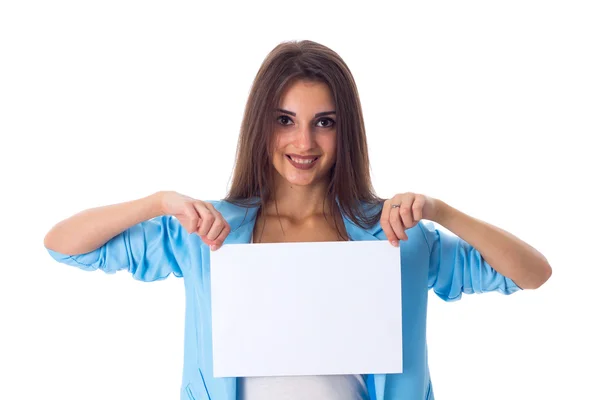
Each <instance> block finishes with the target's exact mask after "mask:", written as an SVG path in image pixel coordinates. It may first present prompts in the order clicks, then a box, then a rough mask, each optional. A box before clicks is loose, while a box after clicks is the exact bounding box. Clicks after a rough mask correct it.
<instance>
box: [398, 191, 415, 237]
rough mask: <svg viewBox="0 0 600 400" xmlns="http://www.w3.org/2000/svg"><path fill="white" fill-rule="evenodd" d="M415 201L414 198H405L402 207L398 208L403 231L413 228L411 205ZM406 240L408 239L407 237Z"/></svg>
mask: <svg viewBox="0 0 600 400" xmlns="http://www.w3.org/2000/svg"><path fill="white" fill-rule="evenodd" d="M414 201H415V198H414V196H406V197H405V198H404V199H403V200H402V205H401V206H400V208H399V209H398V210H399V214H400V218H401V219H402V225H404V229H408V228H412V227H413V226H414V224H415V223H414V220H413V214H412V205H413V203H414ZM407 239H408V237H407Z"/></svg>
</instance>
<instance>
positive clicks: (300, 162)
mask: <svg viewBox="0 0 600 400" xmlns="http://www.w3.org/2000/svg"><path fill="white" fill-rule="evenodd" d="M290 158H291V159H292V161H294V162H295V163H298V164H310V163H312V162H313V161H315V160H316V158H313V159H312V160H301V159H299V158H294V157H290Z"/></svg>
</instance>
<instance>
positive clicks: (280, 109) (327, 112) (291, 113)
mask: <svg viewBox="0 0 600 400" xmlns="http://www.w3.org/2000/svg"><path fill="white" fill-rule="evenodd" d="M277 111H279V112H282V113H284V114H289V115H291V116H293V117H295V116H296V113H295V112H292V111H288V110H284V109H282V108H278V109H277ZM329 114H335V111H323V112H320V113H316V114H315V118H317V117H322V116H323V115H329Z"/></svg>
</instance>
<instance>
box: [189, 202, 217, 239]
mask: <svg viewBox="0 0 600 400" xmlns="http://www.w3.org/2000/svg"><path fill="white" fill-rule="evenodd" d="M194 208H195V209H196V211H198V215H200V220H199V222H198V225H199V227H198V228H197V233H198V235H200V237H202V236H206V235H207V234H208V231H209V230H210V227H211V226H212V224H213V222H215V216H214V215H213V213H212V212H210V210H209V209H208V208H206V206H205V205H204V204H203V202H201V201H196V202H194ZM203 239H204V238H203Z"/></svg>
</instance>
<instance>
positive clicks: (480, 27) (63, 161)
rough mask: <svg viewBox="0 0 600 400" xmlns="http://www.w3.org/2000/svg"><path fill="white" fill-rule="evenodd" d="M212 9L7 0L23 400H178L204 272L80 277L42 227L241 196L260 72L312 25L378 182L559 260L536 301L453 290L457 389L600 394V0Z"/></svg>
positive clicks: (439, 386) (443, 361) (5, 275)
mask: <svg viewBox="0 0 600 400" xmlns="http://www.w3.org/2000/svg"><path fill="white" fill-rule="evenodd" d="M198 3H199V2H194V1H185V2H182V1H169V2H166V1H164V2H157V1H147V0H146V1H132V0H119V1H103V2H99V1H96V2H90V1H85V2H83V1H64V0H62V1H59V0H56V1H52V2H47V1H24V0H21V1H16V0H8V1H4V2H2V3H1V5H0V133H1V143H0V145H1V150H0V155H1V157H0V163H1V165H0V174H1V187H2V192H3V194H2V196H1V202H2V204H1V206H0V207H1V208H0V209H1V211H2V216H1V217H0V218H1V224H2V230H1V231H0V232H1V233H0V235H1V238H0V239H1V240H0V245H1V246H2V247H1V255H2V261H1V266H2V273H1V274H0V307H1V308H0V324H2V327H1V328H0V398H2V399H11V400H12V399H34V398H61V399H63V400H68V399H77V400H79V399H82V398H85V399H107V398H111V399H176V398H178V396H179V385H180V383H181V373H182V367H183V328H184V326H183V322H184V320H183V317H184V315H183V313H184V291H183V281H182V280H181V279H177V278H175V277H173V276H171V277H170V278H169V279H167V280H165V281H161V282H155V283H143V282H137V281H135V280H133V279H132V278H131V276H130V275H129V274H128V273H126V272H120V273H118V274H116V275H105V274H103V273H101V272H85V271H80V270H77V269H76V268H74V267H70V266H66V265H61V264H58V263H56V262H55V261H54V260H52V259H51V258H50V256H49V255H48V254H47V253H46V250H45V249H44V247H43V238H44V235H45V234H46V232H47V231H48V230H49V229H50V228H51V227H52V225H53V224H54V223H56V222H58V221H60V220H61V219H63V218H66V217H69V216H70V215H72V214H74V213H76V212H78V211H81V210H83V209H85V208H89V207H95V206H100V205H105V204H112V203H116V202H121V201H126V200H132V199H136V198H140V197H143V196H146V195H148V194H150V193H153V192H155V191H158V190H177V191H179V192H181V193H185V194H188V195H190V196H193V197H197V198H200V199H204V200H207V199H219V198H222V197H223V196H224V195H225V191H226V189H227V187H228V184H229V180H230V177H231V172H232V168H233V160H234V153H235V146H236V141H237V135H238V132H239V127H240V122H241V118H242V114H243V108H244V105H245V102H246V98H247V95H248V91H249V89H250V85H251V83H252V80H253V78H254V76H255V74H256V72H257V70H258V68H259V66H260V64H261V62H262V61H263V59H264V57H265V56H266V55H267V53H268V52H269V51H270V50H271V49H272V48H273V47H275V46H276V45H277V44H278V43H279V42H281V41H285V40H293V39H311V40H314V41H317V42H319V43H322V44H324V45H326V46H328V47H330V48H332V49H333V50H335V51H336V52H338V53H339V54H340V55H341V56H342V58H343V59H344V60H345V61H346V63H347V64H348V65H349V67H350V69H351V71H352V73H353V75H354V77H355V79H356V82H357V85H358V89H359V92H360V96H361V101H362V105H363V111H364V117H365V121H366V127H367V134H368V140H369V149H370V156H371V160H372V175H373V179H374V183H375V187H376V189H377V192H378V194H379V195H381V196H383V197H390V196H392V195H393V194H395V193H400V192H405V191H412V192H419V193H425V194H427V195H430V196H433V197H436V198H440V199H442V200H444V201H445V202H447V203H448V204H450V205H452V206H454V207H456V208H458V209H460V210H462V211H464V212H467V213H468V214H470V215H472V216H475V217H477V218H480V219H483V220H485V221H487V222H490V223H492V224H495V225H497V226H500V227H502V228H504V229H506V230H508V231H510V232H512V233H513V234H515V235H517V236H518V237H520V238H522V239H523V240H525V241H527V242H528V243H530V244H531V245H533V246H534V247H536V248H537V249H539V250H540V251H541V252H542V253H543V254H544V255H545V256H546V257H547V258H548V260H549V261H550V263H551V265H552V267H553V271H554V274H553V276H552V278H551V279H550V280H549V281H548V283H547V284H545V285H544V286H542V287H541V288H540V289H538V290H535V291H523V292H519V293H516V294H514V295H511V296H502V295H500V294H497V293H490V294H485V295H470V296H464V297H463V299H462V300H461V301H458V302H454V303H444V302H443V301H441V300H440V299H439V298H437V297H435V295H434V294H433V293H432V294H431V297H430V306H429V317H428V342H429V352H430V354H429V363H430V368H431V375H432V379H433V384H434V391H435V394H436V398H438V399H458V398H460V399H464V400H467V399H507V398H510V399H515V400H516V399H550V398H551V399H554V398H556V399H566V398H584V397H585V398H589V397H590V396H593V394H594V393H597V390H596V386H597V372H598V366H597V360H598V358H599V356H600V354H599V351H598V350H599V346H598V344H597V339H598V337H600V332H599V330H598V328H596V327H594V326H595V325H596V326H597V325H598V322H599V321H598V310H597V305H598V300H597V299H598V295H597V293H596V292H597V290H598V279H599V278H600V273H599V267H600V262H599V261H598V240H597V238H596V237H595V236H596V235H597V231H598V229H597V227H596V226H597V224H598V222H599V220H600V218H599V200H600V199H599V197H598V195H597V192H598V171H600V165H599V161H598V149H599V147H598V144H593V143H597V138H598V134H599V133H600V118H599V113H600V97H599V93H600V78H599V77H600V74H599V73H598V71H600V60H599V58H600V56H599V48H600V43H599V42H600V40H599V38H600V28H599V26H600V25H599V24H598V20H599V19H600V13H599V10H598V5H597V3H596V2H593V1H587V2H586V1H531V0H518V1H514V0H511V1H502V2H488V1H452V2H448V1H435V2H434V1H428V2H410V4H406V3H405V4H402V5H396V4H395V3H394V5H393V6H392V3H391V2H390V4H388V5H381V6H374V5H371V6H367V5H366V3H364V2H362V3H357V4H356V5H351V4H349V3H347V2H339V3H336V4H333V3H329V2H324V1H319V2H312V1H303V2H268V3H267V2H263V3H260V2H247V3H244V4H240V5H234V4H232V3H231V2H222V3H219V2H210V3H209V2H206V3H204V2H203V4H198ZM216 3H219V5H216ZM221 4H222V5H221Z"/></svg>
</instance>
